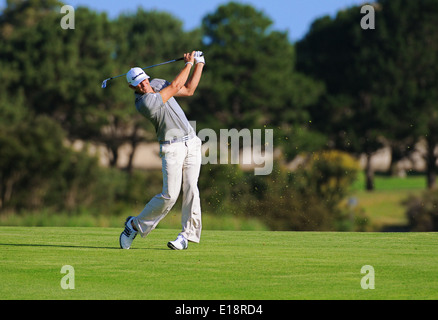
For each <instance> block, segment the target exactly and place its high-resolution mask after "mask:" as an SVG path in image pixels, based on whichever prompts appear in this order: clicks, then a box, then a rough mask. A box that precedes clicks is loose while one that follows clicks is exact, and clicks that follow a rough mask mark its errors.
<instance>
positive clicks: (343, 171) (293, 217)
mask: <svg viewBox="0 0 438 320" xmlns="http://www.w3.org/2000/svg"><path fill="white" fill-rule="evenodd" d="M358 172H359V165H358V163H357V161H355V160H354V159H353V158H352V157H351V156H349V155H348V154H346V153H343V152H339V151H323V152H318V153H313V154H311V155H308V156H307V161H306V162H305V164H304V165H303V166H301V167H300V168H298V169H297V170H295V171H289V170H287V169H286V168H284V167H281V166H280V165H279V164H276V165H275V167H274V170H273V172H272V174H271V175H269V176H266V177H256V176H254V177H253V178H252V179H251V180H252V186H251V190H252V193H253V195H254V199H253V200H252V201H250V202H249V204H248V209H247V211H248V212H250V213H251V214H255V215H257V216H259V217H261V218H263V221H265V222H266V223H267V224H268V225H269V226H270V227H271V228H272V229H273V230H296V231H309V230H313V231H317V230H320V231H321V230H363V229H364V228H365V225H366V219H364V217H363V213H360V215H358V216H357V217H356V216H352V212H351V211H350V210H349V209H348V208H347V207H345V206H343V205H342V201H343V199H344V198H345V197H346V196H347V195H348V192H349V189H350V186H351V184H352V183H353V182H354V180H355V179H356V176H357V173H358Z"/></svg>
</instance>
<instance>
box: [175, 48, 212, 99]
mask: <svg viewBox="0 0 438 320" xmlns="http://www.w3.org/2000/svg"><path fill="white" fill-rule="evenodd" d="M195 63H196V65H195V71H194V72H193V74H192V77H191V78H190V80H189V82H187V84H186V85H185V86H183V87H182V88H181V90H179V91H178V93H177V94H175V97H190V96H192V95H193V94H194V93H195V91H196V88H197V87H198V84H199V81H200V80H201V75H202V70H203V68H204V65H205V57H204V53H203V52H202V51H196V52H195Z"/></svg>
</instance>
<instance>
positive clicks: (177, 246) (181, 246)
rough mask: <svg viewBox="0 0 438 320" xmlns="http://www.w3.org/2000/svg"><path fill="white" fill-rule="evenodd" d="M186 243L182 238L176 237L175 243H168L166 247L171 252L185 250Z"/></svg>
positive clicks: (180, 236)
mask: <svg viewBox="0 0 438 320" xmlns="http://www.w3.org/2000/svg"><path fill="white" fill-rule="evenodd" d="M188 245H189V244H188V241H187V239H186V238H184V236H182V235H180V234H179V235H178V237H177V238H176V240H175V241H169V242H168V243H167V246H168V247H169V248H170V249H172V250H185V249H187V247H188Z"/></svg>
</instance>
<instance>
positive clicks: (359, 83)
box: [297, 7, 384, 190]
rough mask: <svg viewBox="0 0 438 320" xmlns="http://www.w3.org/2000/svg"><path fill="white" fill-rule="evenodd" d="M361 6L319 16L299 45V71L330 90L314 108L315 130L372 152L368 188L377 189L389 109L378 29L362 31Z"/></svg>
mask: <svg viewBox="0 0 438 320" xmlns="http://www.w3.org/2000/svg"><path fill="white" fill-rule="evenodd" d="M360 21H361V14H360V8H359V7H352V8H349V9H346V10H344V11H340V12H338V14H337V16H336V17H335V18H331V17H329V16H326V17H323V18H320V19H317V20H316V21H315V22H314V23H313V24H312V26H311V28H310V31H309V32H308V34H307V35H306V36H305V37H304V39H302V40H301V41H299V42H298V43H297V52H298V58H297V68H298V70H300V71H302V72H304V73H306V74H309V75H311V76H312V77H315V78H316V79H318V80H320V81H323V82H324V83H325V84H326V88H327V91H326V93H325V95H324V96H322V98H321V100H320V101H318V103H317V104H315V105H314V106H313V107H312V108H311V111H310V113H311V117H312V123H313V124H314V126H315V128H317V129H318V130H320V131H321V132H323V133H324V134H327V135H328V136H329V137H330V141H331V142H330V144H331V147H334V148H339V149H342V150H345V151H349V152H352V153H356V154H360V153H362V152H364V153H365V154H366V156H367V165H366V169H365V173H366V177H367V179H366V189H367V190H372V189H373V188H374V186H373V171H372V168H371V165H370V161H371V156H372V154H373V153H374V152H376V151H377V150H378V149H379V148H381V147H382V141H381V140H380V138H381V136H382V128H383V123H384V120H383V117H382V116H383V112H382V109H381V106H380V105H379V104H378V103H377V100H376V97H375V96H376V94H375V91H374V85H375V82H376V81H379V79H380V78H379V72H380V70H378V68H376V67H375V65H374V58H375V55H374V54H373V51H372V50H370V43H373V41H374V33H373V32H374V31H373V30H367V31H365V30H362V29H361V26H360Z"/></svg>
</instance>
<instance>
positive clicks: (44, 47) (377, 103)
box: [0, 0, 438, 229]
mask: <svg viewBox="0 0 438 320" xmlns="http://www.w3.org/2000/svg"><path fill="white" fill-rule="evenodd" d="M62 5H63V3H62V2H60V1H57V0H7V6H6V8H4V10H3V12H1V14H0V40H1V46H0V80H1V83H2V86H0V142H1V143H0V210H2V209H8V208H9V209H12V210H17V209H20V208H21V207H22V208H25V209H29V208H36V209H37V208H40V207H41V206H42V205H43V206H53V207H54V209H68V210H70V209H73V208H75V209H78V208H79V209H80V206H81V205H82V206H86V205H87V204H89V203H104V205H103V206H101V207H100V210H101V209H102V208H104V209H105V210H111V208H114V204H115V203H117V201H118V200H120V199H123V200H124V201H132V200H133V199H134V198H135V197H137V196H139V193H140V191H139V190H142V189H144V187H145V184H146V186H147V185H148V183H147V182H144V180H142V178H141V175H142V174H143V173H139V172H135V171H134V170H133V167H132V159H133V156H134V154H135V152H136V150H137V148H138V146H139V144H140V143H142V142H145V141H154V140H155V135H154V132H153V127H152V125H151V124H150V123H148V122H147V121H145V120H144V119H143V118H142V117H141V116H140V115H139V114H138V112H137V111H136V110H135V108H134V107H133V102H132V99H133V98H132V92H131V91H130V90H128V89H127V84H126V83H125V81H124V80H122V79H119V80H114V81H111V82H110V83H109V86H108V88H107V89H105V90H102V89H101V88H100V83H101V82H102V80H103V79H105V78H108V77H109V76H112V75H117V74H123V73H125V72H127V71H128V70H129V68H131V67H133V66H147V65H151V64H155V63H158V62H162V61H167V60H169V59H173V58H176V57H178V56H179V55H181V54H182V53H183V52H185V51H188V50H192V49H198V48H199V49H200V50H203V51H204V52H205V53H206V59H207V65H206V70H205V75H204V76H203V81H202V82H201V84H200V86H199V89H198V91H197V94H196V95H195V96H194V97H192V98H190V99H187V100H181V104H182V106H183V108H184V109H185V110H187V114H188V116H189V118H190V119H191V120H195V121H197V129H198V130H201V129H202V128H212V129H214V130H219V129H221V128H227V129H229V128H236V129H238V130H240V129H242V128H249V129H255V128H262V129H263V128H269V129H274V138H275V139H274V145H275V147H276V149H277V150H280V151H281V155H282V156H281V159H280V160H281V161H283V162H287V161H290V160H292V159H294V158H295V157H296V156H297V155H301V156H304V158H305V159H307V161H306V162H305V165H303V167H302V168H301V169H300V170H301V171H300V170H298V171H297V172H295V173H291V172H290V171H288V170H286V169H285V168H282V167H281V166H280V164H279V163H280V162H279V163H277V164H276V171H275V172H274V173H273V175H271V176H267V177H264V178H260V177H259V178H254V177H252V176H250V175H245V174H244V173H243V172H240V171H239V170H237V169H236V170H237V171H236V170H235V169H233V168H234V167H233V168H226V166H216V167H214V168H213V167H208V169H207V168H206V170H205V172H206V175H211V177H210V178H208V179H206V178H205V176H204V179H206V180H205V181H204V180H202V179H203V178H202V177H201V181H200V185H201V187H203V188H204V190H205V194H206V197H205V203H204V204H205V205H206V206H210V207H215V206H216V207H217V210H228V211H230V210H232V209H231V208H232V207H234V208H237V207H238V208H239V209H242V210H247V211H251V212H255V211H257V210H256V209H255V208H256V207H257V206H258V207H259V209H260V208H264V207H265V206H267V207H266V208H265V209H264V210H267V208H268V207H269V203H270V204H271V205H272V206H274V203H275V201H274V198H273V197H274V196H275V194H276V193H277V194H282V198H281V199H282V200H281V201H280V202H281V203H280V204H279V208H278V210H277V212H276V214H275V215H274V216H275V217H274V216H272V220H271V224H272V221H273V219H275V220H276V221H277V224H282V222H284V224H283V227H285V228H289V229H309V228H310V226H312V228H313V229H318V228H320V229H321V228H325V229H330V228H331V229H333V228H334V227H333V223H335V224H337V225H339V224H340V221H341V220H342V219H341V217H342V216H343V213H342V212H340V211H339V203H340V202H341V200H342V199H340V198H337V197H335V196H334V194H333V192H334V191H336V192H337V193H338V194H340V195H343V196H345V193H344V192H345V190H346V189H347V188H348V183H345V182H343V183H339V181H341V180H340V179H341V178H342V175H344V176H345V177H348V179H347V180H346V181H350V182H351V181H352V177H354V176H355V172H356V170H357V168H356V167H355V166H354V165H347V166H346V167H345V168H347V169H346V170H344V169H345V168H344V167H343V166H342V165H341V169H339V170H338V169H334V168H338V166H339V164H338V165H337V164H336V162H337V161H339V159H342V158H343V156H341V158H339V157H334V158H333V157H331V156H327V155H326V156H324V157H326V158H325V159H328V160H327V162H328V165H327V166H326V167H321V162H318V161H314V160H311V159H314V158H315V155H318V157H319V155H321V157H323V156H322V154H321V153H320V152H322V151H324V150H325V151H330V150H331V151H330V152H332V154H336V152H335V151H333V150H342V151H345V152H348V153H350V154H353V155H357V156H358V155H360V154H363V153H364V154H366V155H367V158H368V159H370V158H371V156H372V155H373V154H374V153H375V152H376V151H377V150H378V149H379V148H381V147H382V146H383V145H389V146H391V150H392V155H393V157H392V158H393V161H396V160H399V159H400V158H402V157H405V156H409V154H410V153H411V152H413V151H414V149H415V148H414V146H415V144H416V143H417V142H418V141H425V143H426V146H427V155H426V163H427V173H428V175H427V176H428V186H429V187H430V188H433V187H434V185H435V172H436V160H437V155H436V154H435V148H436V146H437V143H438V130H437V121H436V120H437V117H438V108H437V107H436V106H435V104H436V101H437V99H436V95H437V92H438V90H437V85H438V84H437V81H438V79H437V77H436V75H437V70H436V68H437V66H438V64H437V63H436V62H437V61H436V59H437V56H438V52H437V48H438V47H437V46H438V31H436V28H435V27H434V24H435V21H438V19H437V18H438V1H436V0H421V1H409V0H391V1H387V0H380V1H378V2H376V3H375V4H374V5H373V6H374V8H375V17H376V22H375V24H376V28H375V29H374V30H363V29H361V25H360V21H361V18H362V14H361V13H360V7H358V6H354V7H351V8H349V9H346V10H343V11H340V12H339V13H338V14H337V15H336V16H335V17H328V16H327V17H322V18H320V19H317V20H316V21H314V23H313V24H312V26H311V28H310V30H309V32H308V34H307V35H306V36H305V37H304V38H303V39H301V40H300V41H298V42H297V43H291V42H290V41H289V39H288V34H287V32H283V31H278V30H274V29H273V28H272V24H273V22H272V20H271V19H270V18H269V17H267V16H266V15H265V14H264V13H263V12H260V11H258V10H256V9H255V8H253V7H252V6H250V5H244V4H238V3H234V2H230V3H228V4H224V5H221V6H219V7H218V8H217V9H216V10H215V11H214V12H211V13H209V14H207V15H206V16H205V17H204V19H203V20H202V24H201V25H200V26H199V28H197V29H195V30H192V31H184V30H183V28H182V22H181V21H179V20H178V19H176V18H175V17H173V16H172V15H170V14H168V13H165V12H160V11H145V10H143V9H138V10H137V11H136V12H135V13H132V14H121V15H119V16H118V17H117V18H115V19H113V20H111V19H109V18H108V17H107V15H106V14H105V13H96V12H94V11H92V10H90V9H88V8H85V7H81V8H77V9H76V11H75V29H74V30H64V29H62V28H61V27H60V21H61V18H62V17H63V15H62V14H61V13H60V8H61V7H62ZM180 68H181V66H180V65H178V64H176V63H175V64H171V65H167V66H163V67H160V68H159V69H151V70H150V72H149V73H150V74H151V76H152V77H160V78H165V79H168V80H171V79H172V78H173V77H174V76H175V74H176V73H177V72H178V71H179V69H180ZM77 139H80V140H83V141H86V142H89V143H92V144H97V145H102V146H105V148H106V149H107V151H108V154H109V155H110V156H109V166H110V167H112V168H114V170H105V169H104V168H101V167H100V166H99V165H98V161H97V159H95V158H93V157H90V156H89V153H88V152H87V150H86V149H84V150H83V151H82V152H74V151H72V150H71V148H70V147H69V146H68V143H67V142H68V141H70V142H73V141H75V140H77ZM124 144H129V145H130V146H131V148H130V150H131V154H130V157H129V159H130V161H129V162H128V165H127V167H126V168H125V169H126V170H125V172H120V171H118V170H116V169H115V167H116V164H117V161H118V158H119V152H120V146H122V145H124ZM333 152H334V153H333ZM312 155H313V156H312ZM341 163H343V162H341ZM345 163H349V162H348V161H347V162H345ZM318 168H319V169H318ZM321 168H322V169H321ZM342 168H344V169H342ZM230 170H231V171H230ZM318 170H322V171H318ZM346 171H347V173H345V172H346ZM310 172H319V175H320V176H318V175H312V174H311V173H310ZM342 172H344V173H343V174H342ZM366 173H367V188H368V189H369V190H371V189H372V188H373V182H372V181H373V172H372V168H371V166H367V168H366ZM324 175H327V176H325V177H324ZM321 176H323V178H321ZM102 177H103V178H102ZM237 177H240V180H239V181H240V182H241V183H242V184H243V186H242V185H241V186H236V185H237V184H238V183H237V182H236V179H237ZM331 177H335V180H334V181H338V183H335V184H334V185H335V186H337V187H336V188H335V189H330V188H328V186H333V182H328V181H331V180H330V179H331ZM148 178H150V179H152V180H153V181H157V183H159V179H155V178H153V177H152V176H148ZM210 179H213V181H215V182H216V183H217V185H222V184H224V185H223V188H222V190H218V189H217V188H216V189H214V188H212V185H211V183H209V181H210ZM321 179H322V180H321ZM276 182H277V183H276ZM286 186H287V187H286ZM324 186H325V187H324ZM209 188H210V189H209ZM236 188H237V189H236ZM291 188H292V189H291ZM305 189H307V190H308V192H305ZM103 190H105V192H104V191H103ZM259 190H265V191H266V192H267V195H261V194H260V193H259ZM309 190H311V191H309ZM321 190H325V191H327V190H330V192H329V193H326V192H321ZM333 190H334V191H333ZM220 194H222V195H223V197H219V196H218V195H220ZM92 195H94V196H92ZM239 197H240V198H241V199H246V200H247V201H246V203H247V205H248V206H249V207H242V206H238V204H239V200H238V198H239ZM145 198H147V197H145ZM105 199H106V200H105ZM311 199H313V200H314V202H317V203H318V204H317V205H315V206H313V209H312V206H310V205H304V204H306V203H310V202H312V201H311ZM333 199H335V200H333ZM332 200H333V201H332ZM137 201H138V199H137ZM262 201H265V202H264V203H263V202H262ZM300 201H301V202H300ZM217 202H219V203H221V205H217ZM240 202H242V201H240ZM299 202H300V203H301V204H300V205H298V203H299ZM61 203H62V205H61ZM213 203H216V204H215V205H214V206H213ZM321 203H322V204H321ZM230 204H233V205H230ZM291 208H296V210H295V212H299V211H302V212H304V213H302V214H303V215H304V214H305V213H306V212H307V213H309V214H308V217H310V216H312V214H313V213H314V216H315V218H314V219H312V221H313V222H309V221H308V222H307V223H308V224H307V225H306V223H303V224H302V225H303V227H297V226H294V222H293V221H297V220H299V218H296V219H292V218H291V216H294V215H293V214H291V213H290V212H289V211H290V210H291ZM212 210H213V209H212ZM288 210H289V211H288ZM312 210H313V211H312ZM292 211H294V210H292ZM310 211H312V212H310ZM318 212H320V213H321V214H322V212H324V214H323V215H327V214H329V215H330V214H331V217H332V219H329V218H327V219H325V220H326V221H332V222H333V223H331V226H327V225H326V224H325V223H322V222H321V223H316V222H315V221H319V220H320V218H321V215H319V218H318V217H317V216H318ZM311 213H312V214H311ZM297 214H298V213H297ZM295 217H297V216H295ZM291 220H293V221H291ZM295 223H296V222H295ZM273 227H275V228H277V229H278V228H279V226H278V225H276V226H273ZM338 229H339V228H338Z"/></svg>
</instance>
